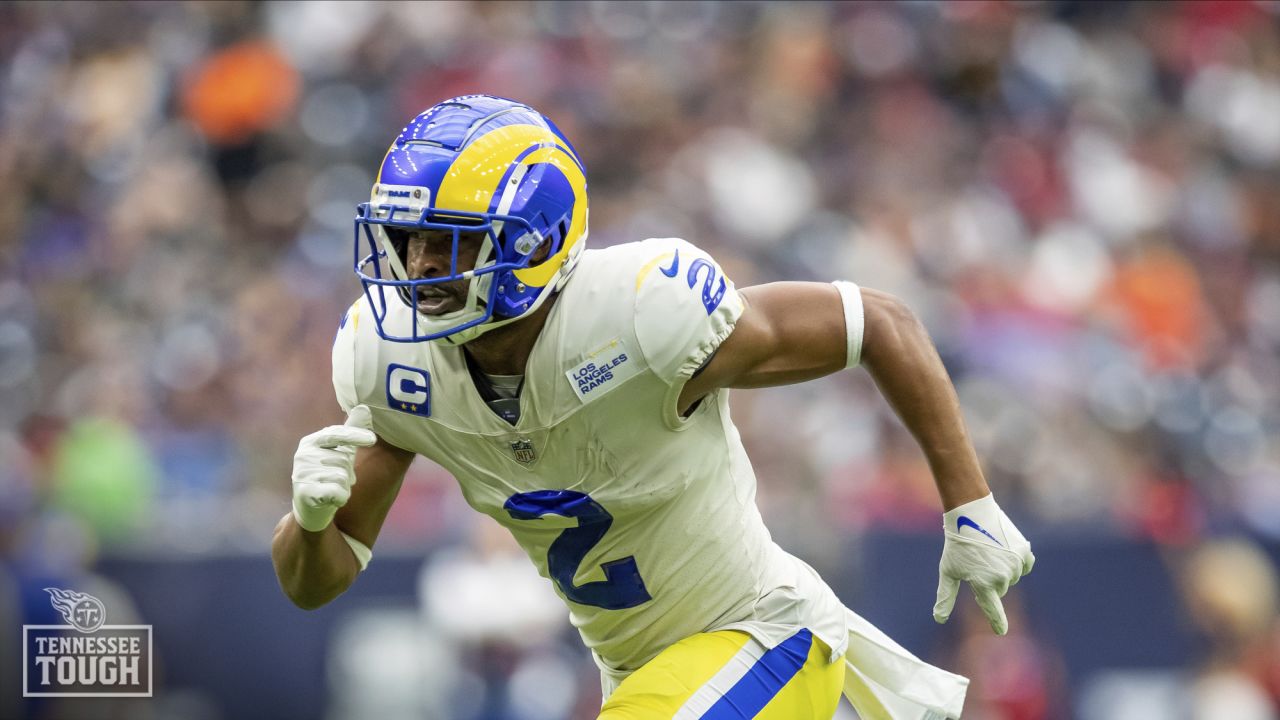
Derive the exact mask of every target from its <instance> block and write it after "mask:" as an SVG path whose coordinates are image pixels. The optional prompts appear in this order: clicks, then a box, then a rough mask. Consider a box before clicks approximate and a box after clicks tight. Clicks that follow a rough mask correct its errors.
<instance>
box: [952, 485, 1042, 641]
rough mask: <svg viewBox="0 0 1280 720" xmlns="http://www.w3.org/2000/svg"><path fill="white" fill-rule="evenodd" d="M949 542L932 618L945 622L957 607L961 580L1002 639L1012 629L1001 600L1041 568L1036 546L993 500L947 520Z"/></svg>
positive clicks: (968, 506) (963, 507) (987, 499)
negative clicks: (1032, 569) (1015, 586)
mask: <svg viewBox="0 0 1280 720" xmlns="http://www.w3.org/2000/svg"><path fill="white" fill-rule="evenodd" d="M942 530H943V532H944V533H945V534H946V541H945V542H944V543H943V546H942V562H940V563H938V602H937V604H935V605H934V606H933V619H934V620H936V621H938V622H940V623H945V622H946V621H947V618H949V617H951V609H952V608H953V607H955V604H956V593H957V592H959V590H960V581H961V580H965V581H967V582H968V583H969V587H970V588H972V589H973V596H974V599H976V600H977V601H978V606H979V607H981V608H982V612H983V613H984V614H985V615H986V616H987V620H988V621H989V622H990V623H991V629H992V630H994V631H995V632H996V634H997V635H1004V634H1005V633H1006V632H1008V631H1009V620H1008V618H1006V617H1005V615H1004V606H1003V605H1001V604H1000V598H1001V597H1003V596H1004V594H1005V592H1007V591H1008V590H1009V587H1010V586H1012V585H1014V584H1015V583H1017V582H1018V580H1019V579H1020V578H1021V577H1022V576H1023V575H1026V574H1027V573H1029V572H1031V568H1032V566H1034V565H1035V564H1036V556H1035V555H1033V554H1031V543H1029V542H1027V539H1026V538H1025V537H1023V536H1022V533H1020V532H1018V528H1016V527H1014V525H1013V521H1012V520H1010V519H1009V516H1008V515H1005V514H1004V511H1003V510H1001V509H1000V506H999V505H997V504H996V500H995V498H994V497H993V496H991V495H987V496H986V497H984V498H980V499H978V500H974V501H972V502H967V503H965V504H964V505H961V506H960V507H957V508H955V509H954V510H950V511H948V512H946V513H944V514H943V516H942Z"/></svg>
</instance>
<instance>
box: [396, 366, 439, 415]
mask: <svg viewBox="0 0 1280 720" xmlns="http://www.w3.org/2000/svg"><path fill="white" fill-rule="evenodd" d="M387 407H389V408H391V409H392V410H399V411H400V412H406V413H409V414H410V415H421V416H422V417H428V416H430V415H431V373H429V372H427V371H426V370H420V369H418V368H415V367H409V366H408V365H398V364H396V363H391V364H390V365H387Z"/></svg>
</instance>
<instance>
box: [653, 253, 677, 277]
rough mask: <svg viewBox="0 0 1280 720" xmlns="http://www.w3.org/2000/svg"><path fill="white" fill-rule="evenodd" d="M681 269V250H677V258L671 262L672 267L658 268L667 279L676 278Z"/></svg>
mask: <svg viewBox="0 0 1280 720" xmlns="http://www.w3.org/2000/svg"><path fill="white" fill-rule="evenodd" d="M679 268H680V250H679V249H677V250H676V256H675V258H674V259H673V260H672V261H671V267H669V268H658V270H660V271H661V272H662V274H663V275H666V276H667V277H675V276H676V272H677V270H679Z"/></svg>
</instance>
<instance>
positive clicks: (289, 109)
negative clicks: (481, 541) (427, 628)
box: [0, 2, 1280, 717]
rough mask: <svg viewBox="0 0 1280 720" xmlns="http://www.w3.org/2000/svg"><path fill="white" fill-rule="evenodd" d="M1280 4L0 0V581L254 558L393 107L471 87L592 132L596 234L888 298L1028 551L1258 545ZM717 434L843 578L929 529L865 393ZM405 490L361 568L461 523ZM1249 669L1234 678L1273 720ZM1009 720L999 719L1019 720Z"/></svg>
mask: <svg viewBox="0 0 1280 720" xmlns="http://www.w3.org/2000/svg"><path fill="white" fill-rule="evenodd" d="M1278 17H1280V16H1278V14H1277V11H1276V5H1275V4H1274V3H1267V2H1234V3H1212V2H1183V3H1132V4H1128V3H1079V2H1066V3H1032V4H1016V5H1012V4H1003V3H990V2H965V3H906V4H894V3H884V4H878V3H847V4H846V3H820V4H796V3H778V4H769V3H713V2H681V3H589V4H588V3H582V4H579V3H537V4H522V3H460V2H438V3H421V4H415V5H404V4H393V3H387V4H382V3H341V4H337V3H323V2H321V3H181V4H174V3H10V4H6V5H3V6H0V190H3V192H0V459H5V460H6V462H5V463H3V464H0V465H2V466H0V518H3V520H2V523H3V524H2V525H0V539H2V540H3V542H2V543H0V548H3V553H4V557H5V559H6V560H7V561H11V562H12V561H15V558H17V557H18V556H19V555H21V554H22V553H25V552H29V551H30V548H31V547H32V546H33V543H35V542H37V541H36V538H37V537H40V538H43V537H46V536H45V535H42V534H41V531H40V530H39V528H41V527H42V526H47V524H48V523H51V522H58V523H63V522H72V523H75V526H76V527H80V528H82V530H80V531H78V532H82V533H83V534H84V537H83V538H82V539H83V542H84V543H86V545H87V546H92V547H96V546H97V545H98V544H102V545H103V546H104V547H105V548H106V549H107V550H108V551H118V550H119V549H120V548H132V549H138V548H150V549H152V550H160V551H163V552H170V553H174V552H176V553H186V552H197V553H199V552H206V553H207V552H218V551H228V550H230V551H241V550H251V551H254V552H262V551H264V550H265V542H264V541H263V538H264V537H266V535H267V533H269V528H270V527H271V524H272V523H273V522H274V521H275V519H276V518H278V517H279V515H280V514H281V513H282V512H283V511H284V509H285V508H286V507H287V498H288V482H287V478H288V474H289V462H290V457H291V455H292V452H293V448H294V447H295V444H296V442H297V439H298V438H299V437H300V436H302V435H304V434H306V433H307V432H310V431H311V430H313V429H314V428H316V427H318V426H320V425H323V424H326V423H329V422H332V421H333V420H335V419H336V418H337V416H338V409H337V405H336V402H335V401H334V400H333V398H332V395H331V393H330V391H329V390H328V387H327V381H326V378H327V377H328V375H329V367H328V365H329V360H328V358H329V343H330V342H331V339H332V337H333V332H334V329H335V327H336V324H337V321H338V319H339V318H340V317H341V315H342V312H343V310H344V309H345V308H346V307H347V306H348V305H349V303H350V302H351V301H352V300H353V299H354V298H355V297H356V295H357V293H358V286H357V284H356V283H355V281H354V279H353V278H352V277H351V273H350V264H351V257H350V252H351V250H350V247H349V243H350V237H351V232H352V231H351V218H352V214H353V211H352V208H353V206H354V204H355V203H357V202H359V201H360V200H362V199H363V198H364V197H367V194H368V192H369V187H370V185H371V184H372V180H373V176H372V173H373V169H374V166H375V164H376V161H377V159H378V158H379V157H381V156H382V154H383V152H384V151H385V148H386V144H387V143H388V142H389V141H390V140H391V138H392V137H394V134H395V132H396V131H397V130H398V128H399V127H400V126H401V124H402V123H403V122H404V121H405V120H406V119H408V118H409V117H411V116H412V115H413V114H415V113H416V112H418V111H420V110H421V109H422V108H424V107H427V106H429V105H430V104H432V103H434V102H437V101H439V100H441V99H443V98H446V97H449V96H452V95H456V94H462V93H469V92H487V93H495V94H505V95H509V96H513V97H517V98H519V99H522V100H525V101H528V102H530V103H533V104H535V105H537V106H538V107H539V108H540V109H541V110H543V111H544V112H546V113H547V114H549V115H550V116H551V117H553V118H554V119H555V120H556V121H557V122H558V123H559V124H560V126H561V127H562V128H563V129H564V130H565V132H566V133H567V134H568V135H569V136H570V137H571V138H573V140H574V142H575V144H576V146H577V148H578V150H579V152H580V155H581V156H582V157H583V158H584V160H585V162H586V164H587V167H588V174H589V177H590V187H591V192H592V210H593V212H592V229H591V243H592V244H593V245H595V246H603V245H609V244H613V243H620V242H628V241H632V240H637V239H641V238H643V237H645V236H668V235H681V236H684V237H686V238H688V239H690V240H691V241H693V242H695V243H697V244H699V245H702V246H704V247H706V248H707V249H709V250H710V251H712V252H714V253H715V254H716V256H717V257H718V258H719V259H720V261H721V262H722V263H723V264H724V266H725V267H726V268H727V270H728V271H729V273H730V274H731V275H732V276H733V277H734V278H735V279H736V281H737V282H738V284H739V285H746V284H751V283H756V282H767V281H771V280H778V279H815V280H830V279H833V278H836V277H848V278H850V279H852V280H855V281H857V282H859V283H862V284H865V285H867V286H870V287H877V288H882V289H885V290H888V291H890V292H893V293H896V294H898V295H900V296H902V297H903V298H905V299H906V300H907V301H908V302H909V303H910V305H911V306H912V307H913V308H914V309H915V311H916V312H917V313H918V314H919V315H920V317H921V318H923V319H924V321H925V322H926V324H927V325H928V327H929V328H930V330H931V332H932V333H933V335H934V337H935V338H936V341H937V343H938V346H939V349H940V350H941V352H942V354H943V356H944V358H945V360H946V362H947V364H948V367H949V369H950V371H951V373H952V375H953V377H954V379H955V381H956V384H957V388H958V389H959V392H960V395H961V399H962V402H963V404H964V407H965V410H966V414H967V416H968V419H969V422H970V432H971V435H972V437H973V439H974V442H975V444H976V445H977V447H978V449H979V452H980V454H981V456H982V458H983V462H984V466H985V467H986V469H987V471H988V473H989V479H990V482H991V484H992V485H993V487H994V488H995V489H996V491H997V493H998V494H999V495H1000V497H1001V498H1002V502H1003V503H1004V504H1005V505H1006V506H1007V507H1008V508H1009V510H1010V512H1011V513H1013V514H1016V515H1018V517H1019V518H1020V522H1022V519H1023V518H1025V523H1026V526H1027V529H1028V534H1029V535H1031V536H1033V539H1034V536H1035V534H1036V532H1037V531H1041V530H1049V529H1053V528H1068V529H1070V528H1085V527H1087V528H1090V529H1092V530H1095V531H1098V532H1102V533H1117V534H1123V535H1130V536H1137V537H1142V538H1147V539H1151V540H1154V541H1155V542H1157V543H1160V544H1163V545H1167V546H1172V547H1179V548H1194V547H1195V546H1196V545H1197V544H1198V543H1199V542H1201V540H1202V538H1203V537H1204V536H1205V535H1206V534H1208V533H1210V532H1223V531H1230V532H1239V531H1250V532H1256V533H1259V534H1261V535H1264V536H1266V537H1269V538H1271V539H1277V538H1280V443H1276V442H1275V438H1276V437H1280V123H1277V122H1276V120H1275V119H1276V117H1277V116H1280V20H1278ZM495 38H500V39H501V40H500V41H499V40H495ZM734 411H735V414H737V416H738V418H739V420H740V427H741V430H742V432H743V436H744V440H745V442H746V444H747V446H748V448H749V450H750V451H751V452H752V455H753V458H754V460H755V462H756V467H757V471H758V475H759V478H760V492H759V498H760V502H761V505H762V510H763V512H764V513H765V515H766V516H767V519H768V520H769V522H770V524H771V526H773V527H774V529H775V534H776V536H777V537H778V539H779V540H780V542H782V544H784V545H785V546H787V547H789V548H792V549H795V550H797V551H798V552H800V553H801V554H805V555H806V556H808V557H817V558H822V559H823V560H825V561H826V562H836V561H837V560H838V559H837V558H833V557H829V556H830V555H831V554H832V553H833V552H834V551H833V550H832V547H833V544H832V543H831V542H830V538H831V536H832V534H833V533H843V534H855V535H856V534H858V533H862V532H866V531H869V530H874V529H877V528H885V527H889V528H896V529H902V528H907V529H916V528H919V529H929V530H931V529H932V528H933V527H934V526H935V525H936V511H937V509H938V508H937V501H936V495H935V494H934V493H933V491H932V488H931V478H930V477H929V475H928V470H927V466H925V465H924V463H923V461H922V459H921V457H920V455H919V453H918V451H917V450H916V449H915V448H914V446H913V443H912V442H911V440H910V439H909V438H908V437H907V436H906V434H905V431H904V430H903V429H902V427H901V425H900V424H899V423H898V422H897V421H896V419H894V418H893V416H892V413H891V412H890V411H889V408H888V407H887V406H886V405H885V403H883V402H882V401H881V400H879V399H878V396H877V395H876V393H875V392H874V388H873V387H872V386H871V384H870V382H869V381H868V380H867V378H866V377H865V376H861V375H857V374H842V375H840V376H838V377H835V378H832V379H830V380H824V381H821V382H819V383H814V384H808V385H805V386H797V387H791V388H783V389H776V390H770V391H767V392H761V393H751V394H747V393H735V395H734ZM780 417H785V418H787V422H786V426H787V427H788V428H791V429H792V430H791V431H790V432H787V433H779V432H778V429H779V423H778V418H780ZM11 457H12V458H15V461H14V463H12V464H11V463H9V462H8V459H9V458H11ZM410 481H411V482H409V483H406V489H405V491H404V493H403V494H402V500H403V502H402V503H401V504H400V505H398V506H397V509H396V510H395V511H394V512H393V513H392V516H391V518H390V520H389V522H388V532H387V533H386V535H385V538H384V540H383V541H382V542H380V544H379V552H380V553H381V552H388V551H391V552H395V551H397V550H405V549H412V550H414V551H417V550H418V549H420V548H421V547H422V546H423V545H425V544H427V543H428V542H440V541H446V540H447V539H448V538H451V537H465V536H466V535H467V534H468V532H469V527H470V525H471V524H472V523H474V522H475V520H473V519H471V518H470V516H469V515H467V514H466V513H465V512H463V510H462V509H461V503H460V502H458V500H457V495H456V493H452V494H450V490H449V489H448V480H447V478H444V477H443V476H442V475H441V473H440V472H439V471H438V469H434V470H433V469H431V468H426V469H423V468H419V469H417V470H415V473H414V475H413V476H412V477H411V478H410ZM211 505H216V506H217V507H218V508H219V509H220V512H219V513H217V514H216V515H214V514H209V513H204V512H202V511H201V508H204V507H209V506H211ZM64 513H66V514H69V515H70V517H71V518H74V519H73V520H70V521H68V520H66V517H67V516H66V515H64ZM72 536H73V537H79V536H78V535H76V534H74V533H73V534H72ZM54 537H59V538H60V536H57V535H55V536H54ZM49 542H50V543H51V546H50V547H48V548H45V549H44V553H45V554H47V555H54V556H56V555H58V554H59V553H60V552H61V549H60V546H63V545H66V546H73V545H75V543H74V542H71V541H68V540H65V539H52V540H50V541H49ZM76 542H78V541H76ZM70 552H73V553H74V549H72V550H71V551H70ZM824 555H826V556H828V557H823V556H824ZM1224 562H1225V561H1224ZM1199 572H1202V571H1197V573H1199ZM1203 572H1208V571H1207V570H1206V571H1203ZM1254 574H1255V575H1256V573H1254ZM1233 582H1234V581H1233ZM1228 584H1230V583H1228ZM1264 585H1265V583H1264ZM1194 596H1195V597H1197V598H1201V595H1200V594H1195V595H1194ZM1201 600H1203V598H1201ZM1201 600H1197V602H1200V601H1201ZM2 602H3V598H0V603H2ZM1206 602H1207V601H1206ZM1210 605H1212V603H1210ZM1205 607H1208V605H1206V606H1205ZM1205 612H1209V610H1207V609H1202V610H1200V611H1198V613H1200V614H1199V615H1198V617H1205V616H1204V615H1203V613H1205ZM1015 627H1016V624H1015ZM1259 632H1260V631H1259ZM1216 637H1218V639H1219V640H1220V641H1221V642H1223V643H1227V642H1228V639H1227V638H1224V637H1221V636H1216ZM1239 641H1241V639H1240V638H1236V640H1232V641H1231V642H1236V643H1238V642H1239ZM1276 643H1280V641H1276ZM1276 643H1273V644H1272V649H1271V650H1270V651H1269V652H1270V655H1269V656H1270V657H1275V656H1280V650H1276V649H1275V647H1276ZM1017 647H1019V648H1029V649H1025V654H1026V656H1027V657H1030V658H1032V659H1033V660H1035V658H1038V657H1039V656H1038V655H1037V652H1038V650H1037V649H1036V646H1035V644H1034V642H1033V641H1030V640H1027V641H1026V643H1023V642H1022V641H1018V644H1017ZM1223 647H1226V645H1224V646H1223ZM1232 647H1234V645H1233V646H1232ZM973 652H974V653H977V654H982V653H984V652H986V651H985V650H981V649H978V650H974V651H973ZM1011 652H1012V651H1011ZM1017 652H1024V651H1023V650H1018V651H1017ZM1258 652H1259V653H1262V654H1266V653H1263V652H1262V650H1258ZM1019 657H1021V656H1019ZM1001 662H1005V661H1003V660H1002V661H1001ZM1009 662H1010V663H1012V664H1013V665H1017V666H1018V668H1019V669H1020V670H1019V672H1021V671H1022V670H1026V672H1028V673H1031V672H1032V670H1034V669H1035V667H1034V664H1035V663H1034V662H1033V663H1032V664H1031V665H1027V666H1023V665H1021V661H1018V660H1014V661H1009ZM1035 662H1039V660H1035ZM1046 662H1047V661H1046ZM1046 667H1048V666H1046ZM1270 667H1271V670H1269V671H1268V672H1270V673H1271V674H1270V675H1269V676H1267V678H1269V679H1266V678H1264V679H1259V680H1257V683H1260V685H1250V686H1249V687H1253V688H1254V689H1255V690H1256V689H1257V687H1265V688H1269V689H1270V692H1271V694H1272V696H1273V697H1274V696H1275V695H1276V694H1277V693H1278V692H1280V690H1277V689H1278V688H1280V671H1277V670H1275V667H1277V665H1275V664H1274V663H1273V664H1272V665H1271V666H1270ZM1044 673H1045V675H1044V676H1043V677H1040V678H1039V679H1034V680H1035V681H1034V682H1030V681H1028V682H1030V685H1027V687H1032V688H1033V690H1032V691H1028V692H1031V696H1033V697H1037V698H1038V697H1042V696H1041V695H1036V694H1035V693H1039V692H1041V690H1040V689H1035V688H1042V685H1041V684H1043V683H1048V684H1047V685H1044V687H1051V686H1052V682H1051V681H1052V671H1051V670H1044ZM1032 674H1034V673H1032ZM1205 677H1206V678H1207V679H1208V678H1211V677H1213V676H1211V675H1206V676H1205ZM1232 677H1235V676H1232ZM1259 677H1262V676H1259ZM1023 680H1025V678H1023V679H1020V680H1019V681H1018V682H1019V683H1022V682H1023ZM1206 681H1207V680H1206ZM1037 683H1041V684H1037ZM988 687H993V688H996V689H994V690H992V692H995V693H996V695H993V696H991V697H987V696H983V697H984V699H983V700H982V701H981V702H983V703H986V705H987V706H988V707H996V706H1000V707H1004V706H1003V705H1000V703H1001V702H1004V701H1002V700H999V698H998V697H997V695H999V694H1000V693H1004V692H1005V691H1006V690H1007V689H1008V688H1004V689H999V688H1001V687H1004V686H1002V685H1000V683H995V684H994V685H988ZM1022 687H1023V685H1022V684H1019V685H1018V688H1022ZM1205 687H1206V690H1205V694H1204V697H1205V698H1211V697H1227V696H1232V697H1243V695H1241V694H1240V693H1238V692H1236V690H1233V689H1232V688H1233V687H1235V686H1231V687H1228V686H1213V685H1212V684H1210V685H1206V686H1205ZM1214 687H1218V688H1219V689H1218V690H1215V689H1214ZM1223 688H1225V689H1223ZM1018 692H1022V690H1021V689H1019V690H1018ZM1245 694H1247V693H1245ZM992 698H995V699H992ZM1206 702H1209V700H1206ZM1019 707H1023V706H1019ZM1026 707H1029V708H1031V709H1029V710H1025V713H1026V714H1024V715H1017V714H1016V713H1015V714H1014V715H1009V716H1010V717H1014V716H1016V717H1024V716H1025V717H1039V716H1040V715H1037V714H1036V713H1037V712H1039V710H1037V709H1036V707H1038V706H1034V703H1032V704H1031V705H1027V706H1026ZM1006 711H1007V712H1013V711H1011V710H1007V708H1006V709H1005V710H1000V711H999V712H1006ZM991 712H996V711H994V710H992V711H991ZM1017 712H1024V710H1018V711H1017ZM1240 717H1243V716H1240Z"/></svg>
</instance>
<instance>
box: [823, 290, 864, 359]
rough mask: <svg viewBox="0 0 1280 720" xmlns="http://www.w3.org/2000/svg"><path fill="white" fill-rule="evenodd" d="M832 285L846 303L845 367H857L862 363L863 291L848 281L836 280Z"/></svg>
mask: <svg viewBox="0 0 1280 720" xmlns="http://www.w3.org/2000/svg"><path fill="white" fill-rule="evenodd" d="M831 284H832V285H835V286H836V290H839V291H840V301H841V302H843V303H844V336H845V342H847V343H848V350H847V352H848V356H847V358H846V359H845V365H844V366H845V367H846V368H851V367H857V365H858V363H859V362H861V361H862V328H863V316H862V291H861V290H859V289H858V286H857V285H854V284H853V283H851V282H849V281H847V280H836V281H835V282H833V283H831Z"/></svg>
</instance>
